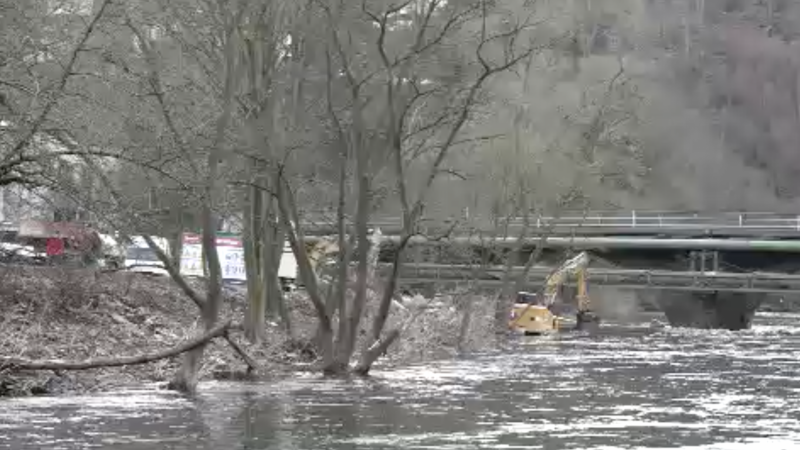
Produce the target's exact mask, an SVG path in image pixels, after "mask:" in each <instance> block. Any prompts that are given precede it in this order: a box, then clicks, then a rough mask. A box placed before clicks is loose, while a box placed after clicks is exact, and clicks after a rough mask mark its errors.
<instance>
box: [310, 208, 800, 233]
mask: <svg viewBox="0 0 800 450" xmlns="http://www.w3.org/2000/svg"><path fill="white" fill-rule="evenodd" d="M421 222H422V226H423V227H425V226H426V225H428V226H430V227H433V228H436V227H447V226H448V224H452V221H450V220H441V221H433V220H428V221H426V220H424V219H423V220H422V221H421ZM460 222H461V224H462V225H463V227H464V228H470V224H475V225H476V227H477V228H480V226H478V224H483V225H487V224H494V223H497V224H498V225H500V226H506V225H508V226H510V227H522V226H523V225H524V224H525V220H524V219H523V218H519V217H517V218H506V219H504V220H500V221H493V220H491V219H489V218H484V217H480V216H472V217H468V218H464V219H461V220H460ZM370 225H371V226H372V227H378V228H381V229H386V230H389V231H391V230H398V229H400V227H401V225H402V220H401V219H400V218H399V217H398V218H381V219H377V220H373V221H371V222H370ZM331 226H332V223H331V221H330V220H328V221H322V222H316V221H310V222H309V223H308V224H307V225H306V228H307V229H308V230H309V231H314V230H317V229H321V228H328V227H331ZM528 226H530V227H531V228H533V229H552V230H553V231H558V230H564V229H569V230H571V231H574V232H575V233H580V231H581V229H587V230H589V229H594V230H597V229H609V230H613V229H621V230H622V229H630V230H640V231H650V230H652V231H659V230H661V231H662V232H669V231H670V230H702V231H705V230H710V231H714V230H716V231H722V230H750V231H759V230H763V231H784V232H796V233H798V234H800V214H777V213H752V212H750V213H745V212H743V213H719V214H698V213H682V212H649V211H630V212H626V213H598V212H589V213H587V214H586V215H564V216H560V217H539V218H531V219H529V220H528Z"/></svg>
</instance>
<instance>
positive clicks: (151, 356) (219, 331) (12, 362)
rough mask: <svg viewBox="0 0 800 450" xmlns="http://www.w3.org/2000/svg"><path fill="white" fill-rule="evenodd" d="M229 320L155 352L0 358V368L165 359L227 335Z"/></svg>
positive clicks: (86, 365)
mask: <svg viewBox="0 0 800 450" xmlns="http://www.w3.org/2000/svg"><path fill="white" fill-rule="evenodd" d="M230 327H231V324H230V322H227V323H224V324H222V325H219V326H217V327H215V328H213V329H211V330H209V331H208V332H206V333H204V334H202V335H200V336H198V337H196V338H194V339H191V340H189V341H186V342H184V343H182V344H179V345H176V346H175V347H172V348H170V349H166V350H161V351H159V352H155V353H148V354H144V355H137V356H123V357H119V358H98V359H89V360H86V361H61V360H42V361H30V360H25V359H20V358H0V368H11V369H14V370H89V369H99V368H101V367H121V366H133V365H138V364H147V363H150V362H153V361H158V360H160V359H167V358H171V357H173V356H177V355H180V354H182V353H185V352H188V351H190V350H194V349H195V348H197V347H200V346H201V345H204V344H206V343H208V342H209V341H211V340H212V339H214V338H218V337H223V336H227V335H228V329H229V328H230Z"/></svg>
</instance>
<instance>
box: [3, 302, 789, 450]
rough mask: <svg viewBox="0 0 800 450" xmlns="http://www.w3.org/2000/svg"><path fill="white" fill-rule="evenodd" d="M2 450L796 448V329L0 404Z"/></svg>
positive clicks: (521, 345)
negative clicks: (354, 376) (190, 394)
mask: <svg viewBox="0 0 800 450" xmlns="http://www.w3.org/2000/svg"><path fill="white" fill-rule="evenodd" d="M0 448H2V449H14V450H27V449H37V450H38V449H70V450H71V449H91V448H99V449H124V450H145V449H147V450H151V449H174V450H195V449H208V450H217V449H275V450H295V449H297V450H299V449H362V450H379V449H380V450H389V449H404V450H411V449H437V450H442V449H459V450H461V449H465V450H466V449H537V448H540V449H554V450H555V449H570V448H572V449H598V450H599V449H603V450H608V449H623V448H625V449H629V448H648V449H655V448H682V449H742V448H752V449H770V450H780V449H792V448H800V315H786V314H783V315H782V314H762V315H759V316H758V317H757V319H756V321H755V325H754V327H753V329H751V330H748V331H743V332H727V331H713V332H711V331H700V330H685V329H670V328H665V329H664V328H662V329H659V328H654V327H652V326H651V324H650V323H637V324H617V325H614V324H610V325H607V326H605V327H604V328H603V329H602V330H601V332H600V333H599V334H597V335H594V336H580V335H564V336H560V337H553V338H521V339H520V340H519V341H518V342H514V343H513V344H512V348H511V349H509V350H508V351H506V352H503V353H501V354H498V353H496V354H484V355H475V356H473V357H470V358H468V359H461V360H450V361H440V362H436V363H429V364H424V365H416V366H412V367H404V368H402V369H396V370H385V371H378V372H376V373H375V375H374V377H373V378H372V379H370V380H361V381H349V382H348V381H331V380H325V379H321V378H319V377H316V376H312V375H308V374H306V375H298V377H297V378H296V379H293V380H287V381H281V382H275V383H269V384H253V385H241V384H226V383H216V382H213V383H207V384H204V385H202V390H201V393H200V395H199V396H198V398H197V399H195V400H193V401H189V400H186V399H183V398H181V397H178V396H176V395H174V394H170V393H164V392H159V391H156V390H154V389H149V388H139V389H135V390H129V391H124V392H117V393H114V394H103V395H100V394H95V395H91V396H85V397H61V398H32V399H11V400H2V401H0Z"/></svg>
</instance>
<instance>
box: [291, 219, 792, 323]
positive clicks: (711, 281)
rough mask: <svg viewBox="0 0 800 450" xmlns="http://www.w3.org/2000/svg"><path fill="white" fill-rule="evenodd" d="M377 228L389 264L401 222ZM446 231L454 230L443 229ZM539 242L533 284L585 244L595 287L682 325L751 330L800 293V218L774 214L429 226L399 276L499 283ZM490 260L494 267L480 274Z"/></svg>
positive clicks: (405, 280) (414, 280)
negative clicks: (649, 305) (757, 319)
mask: <svg viewBox="0 0 800 450" xmlns="http://www.w3.org/2000/svg"><path fill="white" fill-rule="evenodd" d="M372 225H373V226H377V227H379V228H380V229H381V231H382V232H383V233H384V236H385V242H384V248H383V250H382V256H381V261H383V262H389V261H391V259H392V256H393V253H394V249H395V247H396V246H397V244H398V242H399V241H400V237H399V236H398V235H397V233H399V232H400V231H401V227H400V221H399V220H395V221H394V222H392V221H391V220H388V219H383V220H382V221H375V222H374V223H373V224H372ZM307 229H308V228H307ZM523 229H526V230H527V233H526V234H525V238H522V239H521V238H520V234H521V231H522V230H523ZM308 230H310V231H309V232H308V233H307V234H308V235H309V237H310V239H311V240H313V239H314V235H315V234H316V235H322V234H331V233H328V232H327V231H328V230H325V229H323V227H319V228H313V227H312V228H310V229H308ZM444 230H449V231H451V233H450V234H449V235H447V236H444ZM437 233H438V235H437ZM537 246H541V247H542V248H543V249H544V251H543V252H542V255H541V259H540V262H541V264H544V265H545V267H541V268H537V269H535V270H534V271H533V272H532V273H531V275H530V276H529V285H528V287H529V288H535V287H537V284H541V282H542V281H543V280H544V279H545V278H546V276H547V274H548V273H549V272H550V270H551V269H550V268H551V267H554V266H556V265H557V264H558V263H559V262H560V261H562V260H563V259H564V258H565V257H566V256H567V255H569V254H570V253H572V252H575V251H579V250H586V251H589V252H590V254H591V255H592V259H593V261H595V262H596V264H595V266H596V267H592V268H590V270H589V280H590V283H591V284H592V285H600V286H609V287H616V288H624V289H635V290H638V291H640V292H644V291H646V292H647V295H648V296H650V297H652V296H655V297H656V298H657V302H656V303H657V304H658V305H659V306H660V307H661V308H662V309H663V310H664V312H665V313H666V315H667V318H668V319H669V321H670V322H671V323H672V324H673V325H676V326H692V327H700V328H728V329H742V328H747V327H749V325H750V322H751V320H752V317H753V314H754V312H755V310H756V309H757V308H758V307H759V305H760V304H761V303H762V301H763V300H764V298H765V297H766V296H767V295H768V294H769V293H797V292H800V275H795V274H800V215H785V214H773V213H721V214H698V213H685V212H657V211H656V212H654V211H650V212H648V211H630V212H624V213H618V212H616V213H587V214H581V215H562V216H561V217H547V218H539V219H538V220H536V219H533V220H528V221H525V220H523V219H510V220H507V221H504V222H503V223H495V224H489V223H487V221H481V220H477V219H475V220H472V221H471V222H470V223H465V224H462V225H458V226H452V224H450V225H448V224H447V223H439V224H433V223H431V224H430V225H429V226H428V229H427V230H425V233H422V235H420V236H415V237H414V238H412V239H411V241H410V243H409V249H408V251H407V252H406V257H405V258H404V259H405V260H406V264H405V267H406V268H405V269H404V270H403V272H402V273H401V275H400V276H401V280H402V284H406V285H418V284H424V283H436V284H437V285H438V286H442V285H448V284H451V285H452V284H459V283H464V282H465V280H469V282H470V283H472V284H477V285H479V286H481V287H483V288H492V287H493V286H494V287H499V286H500V284H501V281H500V279H501V278H500V277H499V276H498V275H497V273H498V270H499V267H500V266H502V265H503V264H505V263H506V261H507V260H508V258H513V260H512V264H513V265H515V266H521V265H524V263H525V261H526V260H527V259H528V257H529V255H530V254H531V253H532V252H533V251H534V249H535V247H537ZM487 265H488V266H494V268H493V269H491V270H485V269H481V270H482V271H476V267H479V266H487ZM517 270H518V269H517ZM492 273H494V275H492Z"/></svg>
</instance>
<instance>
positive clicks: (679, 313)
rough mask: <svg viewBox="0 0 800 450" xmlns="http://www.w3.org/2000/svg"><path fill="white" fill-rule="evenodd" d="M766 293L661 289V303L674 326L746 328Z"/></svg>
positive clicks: (659, 302)
mask: <svg viewBox="0 0 800 450" xmlns="http://www.w3.org/2000/svg"><path fill="white" fill-rule="evenodd" d="M765 297H766V294H759V293H749V292H748V293H743V292H718V291H717V292H661V293H660V295H659V298H658V304H659V306H660V307H661V310H662V311H664V314H665V315H666V316H667V320H668V321H669V324H670V325H672V326H674V327H687V328H705V329H726V330H734V331H735V330H746V329H748V328H750V324H751V323H752V320H753V316H754V315H755V312H756V309H758V307H759V305H761V302H762V301H763V300H764V298H765Z"/></svg>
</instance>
